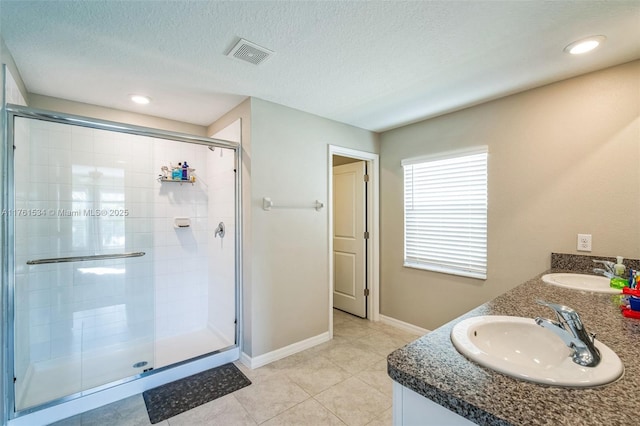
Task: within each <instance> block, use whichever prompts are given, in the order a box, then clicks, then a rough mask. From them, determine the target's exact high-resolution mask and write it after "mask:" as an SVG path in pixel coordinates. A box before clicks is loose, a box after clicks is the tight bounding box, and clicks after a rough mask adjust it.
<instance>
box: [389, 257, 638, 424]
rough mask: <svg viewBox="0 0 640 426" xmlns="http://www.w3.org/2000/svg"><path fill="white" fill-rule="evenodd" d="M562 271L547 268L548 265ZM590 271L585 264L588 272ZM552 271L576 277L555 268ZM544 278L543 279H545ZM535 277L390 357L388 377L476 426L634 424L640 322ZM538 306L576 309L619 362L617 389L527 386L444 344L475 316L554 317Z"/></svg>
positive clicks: (599, 298)
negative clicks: (549, 304)
mask: <svg viewBox="0 0 640 426" xmlns="http://www.w3.org/2000/svg"><path fill="white" fill-rule="evenodd" d="M558 265H561V266H565V265H563V264H562V263H561V262H560V263H558V262H555V265H554V262H552V267H553V266H558ZM589 266H590V265H589ZM549 272H576V269H575V268H571V269H569V268H566V267H564V268H557V267H556V268H552V269H550V270H549V271H545V272H544V273H549ZM544 273H543V274H544ZM543 274H540V275H538V276H536V277H535V278H533V279H531V280H529V281H527V282H525V283H523V284H521V285H519V286H518V287H516V288H514V289H512V290H510V291H508V292H507V293H505V294H503V295H502V296H499V297H497V298H496V299H494V300H492V301H490V302H488V303H485V304H484V305H482V306H479V307H478V308H476V309H474V310H472V311H470V312H468V313H466V314H465V315H463V316H461V317H459V318H456V319H455V320H453V321H451V322H449V323H447V324H445V325H443V326H442V327H440V328H438V329H436V330H435V331H433V332H431V333H429V334H427V335H425V336H423V337H421V338H420V339H418V340H416V341H414V342H412V343H410V344H408V345H406V346H405V347H403V348H401V349H398V350H396V351H395V352H393V353H391V354H390V355H389V357H388V359H387V370H388V373H389V376H390V377H391V378H392V379H393V380H395V381H396V382H398V383H400V384H401V385H403V386H405V387H407V388H409V389H411V390H413V391H415V392H417V393H419V394H421V395H423V396H425V397H427V398H429V399H431V400H433V401H434V402H436V403H438V404H440V405H442V406H444V407H445V408H447V409H449V410H451V411H453V412H455V413H457V414H459V415H461V416H463V417H466V418H467V419H469V420H471V421H473V422H475V423H477V424H481V425H571V426H576V425H604V424H606V425H631V424H636V423H637V421H638V420H637V419H638V413H637V410H638V407H640V402H638V400H637V398H638V396H636V394H637V392H638V389H640V344H639V343H640V320H637V319H630V318H625V317H623V316H622V315H621V314H620V309H619V308H618V306H617V305H616V304H615V303H614V302H613V301H612V295H610V294H597V293H587V292H582V291H575V290H569V289H564V288H560V287H555V286H551V285H548V284H545V283H544V282H542V280H541V278H540V277H541V276H542V275H543ZM538 299H542V300H546V301H548V302H556V303H562V304H564V305H567V306H570V307H572V308H573V309H575V310H576V311H577V312H578V313H579V314H580V317H581V319H582V322H583V323H584V324H585V326H586V328H587V331H589V332H590V333H596V334H597V339H598V340H600V341H601V342H603V343H604V344H606V345H607V346H609V347H610V348H611V349H612V350H613V351H614V352H616V354H617V355H618V356H619V357H620V359H621V360H622V362H623V364H624V367H625V372H624V375H623V377H622V378H621V379H620V380H618V381H617V382H614V383H610V384H608V385H605V386H602V387H597V388H582V389H576V388H561V387H553V386H546V385H540V384H535V383H530V382H526V381H522V380H518V379H515V378H511V377H508V376H505V375H503V374H500V373H498V372H495V371H493V370H490V369H487V368H484V367H480V366H479V365H478V364H475V363H474V362H472V361H469V360H468V359H467V358H465V357H464V356H463V355H461V354H460V353H458V352H457V351H456V349H455V348H454V347H453V344H452V343H451V339H450V337H449V335H450V333H451V329H452V328H453V326H454V325H455V324H456V323H458V322H460V321H461V320H463V319H465V318H469V317H474V316H479V315H513V316H521V317H528V318H535V317H537V316H543V317H546V318H553V315H554V314H553V312H552V311H551V310H550V309H549V308H546V307H544V306H540V305H538V304H537V303H536V300H538Z"/></svg>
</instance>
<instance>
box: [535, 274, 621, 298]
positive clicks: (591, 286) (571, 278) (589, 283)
mask: <svg viewBox="0 0 640 426" xmlns="http://www.w3.org/2000/svg"><path fill="white" fill-rule="evenodd" d="M542 281H544V282H545V283H547V284H551V285H555V286H558V287H564V288H570V289H572V290H583V291H591V292H594V293H609V294H620V293H622V291H621V290H617V289H615V288H611V287H610V286H609V278H607V277H601V276H599V275H586V274H568V273H557V274H546V275H543V276H542Z"/></svg>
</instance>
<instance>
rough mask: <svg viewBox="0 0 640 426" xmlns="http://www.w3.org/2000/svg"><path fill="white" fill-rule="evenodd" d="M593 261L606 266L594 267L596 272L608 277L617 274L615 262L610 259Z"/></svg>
mask: <svg viewBox="0 0 640 426" xmlns="http://www.w3.org/2000/svg"><path fill="white" fill-rule="evenodd" d="M593 263H598V264H601V265H603V266H604V269H602V268H593V272H594V273H596V274H600V275H604V276H605V277H607V278H613V277H614V276H615V268H614V266H615V263H613V262H610V261H608V260H595V259H594V260H593Z"/></svg>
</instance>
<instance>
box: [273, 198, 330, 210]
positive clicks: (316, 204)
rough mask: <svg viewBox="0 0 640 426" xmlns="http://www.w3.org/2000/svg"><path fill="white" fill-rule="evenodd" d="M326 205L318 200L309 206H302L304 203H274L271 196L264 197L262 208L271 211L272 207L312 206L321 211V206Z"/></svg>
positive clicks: (299, 207) (296, 207)
mask: <svg viewBox="0 0 640 426" xmlns="http://www.w3.org/2000/svg"><path fill="white" fill-rule="evenodd" d="M323 207H324V204H323V203H322V202H320V201H318V200H316V201H315V203H313V205H310V206H309V205H307V206H302V205H295V206H294V205H284V204H274V203H273V201H271V198H269V197H264V198H263V199H262V209H263V210H265V211H269V210H271V209H306V208H312V209H316V211H317V212H319V211H320V209H321V208H323Z"/></svg>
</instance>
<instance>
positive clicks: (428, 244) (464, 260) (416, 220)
mask: <svg viewBox="0 0 640 426" xmlns="http://www.w3.org/2000/svg"><path fill="white" fill-rule="evenodd" d="M402 166H403V168H404V219H405V221H404V265H405V266H408V267H413V268H419V269H427V270H431V271H437V272H443V273H448V274H454V275H462V276H466V277H472V278H480V279H486V278H487V150H486V148H482V149H480V150H475V151H474V152H473V153H465V154H454V155H453V156H447V157H445V158H442V157H440V158H437V159H433V158H431V159H409V160H405V161H403V162H402Z"/></svg>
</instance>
